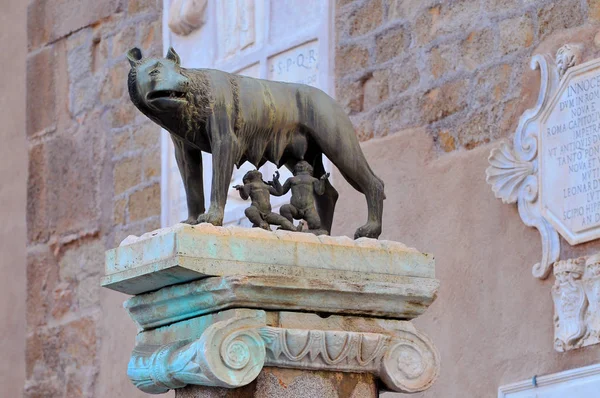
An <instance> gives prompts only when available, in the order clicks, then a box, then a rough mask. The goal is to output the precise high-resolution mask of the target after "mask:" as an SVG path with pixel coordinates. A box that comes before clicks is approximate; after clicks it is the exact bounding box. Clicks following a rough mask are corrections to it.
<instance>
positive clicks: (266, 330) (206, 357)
mask: <svg viewBox="0 0 600 398" xmlns="http://www.w3.org/2000/svg"><path fill="white" fill-rule="evenodd" d="M263 314H264V312H263ZM261 323H262V324H261ZM395 325H396V326H395V328H394V330H390V332H389V334H384V333H364V332H351V331H332V330H327V331H324V330H304V329H287V328H278V327H269V326H265V318H264V317H234V318H232V319H229V320H227V321H221V322H216V323H213V324H212V325H210V326H209V327H208V328H207V329H206V330H205V331H204V332H203V333H202V335H201V336H200V338H199V339H195V340H193V341H176V342H174V343H169V344H165V345H151V344H140V345H138V346H136V348H135V350H134V351H133V354H132V357H131V360H130V362H129V367H128V375H129V378H130V379H131V381H132V382H133V383H134V385H135V386H136V387H138V388H139V389H140V390H142V391H144V392H146V393H151V394H160V393H164V392H167V391H168V390H169V389H176V388H182V387H185V386H186V385H188V384H195V385H203V386H222V387H228V388H235V387H241V386H244V385H246V384H248V383H250V382H252V381H253V380H254V379H255V378H256V377H257V376H258V374H259V373H260V371H261V370H262V368H263V366H275V367H284V368H295V369H309V370H327V371H338V372H353V373H372V374H375V375H376V376H378V377H380V378H381V379H382V381H383V382H384V383H385V385H386V386H387V388H389V389H390V390H392V391H397V392H407V393H412V392H418V391H423V390H425V389H427V388H429V387H430V386H431V385H432V384H433V382H434V381H435V379H436V378H437V376H438V373H439V368H440V358H439V354H438V352H437V350H436V348H435V347H434V346H433V344H432V343H431V341H430V340H429V339H428V338H427V337H426V336H424V335H423V334H421V333H420V332H418V331H417V330H415V329H414V327H413V326H412V324H410V323H409V322H404V321H398V322H397V323H395Z"/></svg>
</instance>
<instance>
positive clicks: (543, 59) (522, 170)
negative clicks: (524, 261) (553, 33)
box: [486, 44, 598, 279]
mask: <svg viewBox="0 0 600 398" xmlns="http://www.w3.org/2000/svg"><path fill="white" fill-rule="evenodd" d="M581 53H582V46H581V45H579V44H567V45H565V46H563V47H561V48H560V49H559V50H558V51H557V54H556V58H555V59H552V57H551V56H550V55H548V54H538V55H535V56H534V57H533V58H532V60H531V63H530V67H531V69H533V70H536V69H539V70H540V92H539V95H538V99H537V102H536V105H535V106H534V107H533V108H531V109H528V110H527V111H525V112H524V113H523V115H522V116H521V118H520V120H519V124H518V127H517V130H516V132H515V136H514V139H513V143H512V145H510V144H509V143H502V144H501V145H500V146H499V147H498V148H494V149H492V151H491V152H490V156H489V158H488V160H489V163H490V166H489V167H488V168H487V169H486V181H487V182H488V184H490V185H491V186H492V190H493V191H494V194H495V196H496V197H497V198H499V199H501V200H502V202H503V203H507V204H512V203H517V207H518V210H519V215H520V217H521V219H522V220H523V223H525V225H527V226H529V227H535V228H537V229H538V231H539V233H540V236H541V240H542V259H541V261H540V262H539V263H536V264H535V265H533V268H532V274H533V276H534V277H536V278H539V279H546V278H547V277H548V276H549V275H550V273H551V271H552V265H553V264H554V263H555V262H556V261H558V260H559V256H560V239H559V236H558V231H557V229H556V227H555V225H553V224H552V222H551V221H550V220H549V219H548V217H547V215H546V214H544V209H543V206H542V200H541V196H540V187H541V180H540V164H539V163H540V158H539V157H538V153H539V150H538V149H539V145H540V142H539V139H540V136H539V134H540V131H541V125H542V121H543V118H544V116H545V115H546V114H547V112H546V108H547V107H548V105H549V104H550V103H551V102H552V101H553V99H554V98H555V97H556V95H557V94H560V88H561V81H562V82H564V81H565V80H566V79H565V77H567V76H570V75H572V74H573V73H577V72H578V71H580V70H581V69H586V68H589V67H590V65H591V64H592V63H594V62H595V63H597V62H598V61H590V62H587V63H585V64H582V65H578V63H579V62H580V58H581ZM566 239H567V240H568V241H570V242H573V238H572V237H571V236H567V237H566Z"/></svg>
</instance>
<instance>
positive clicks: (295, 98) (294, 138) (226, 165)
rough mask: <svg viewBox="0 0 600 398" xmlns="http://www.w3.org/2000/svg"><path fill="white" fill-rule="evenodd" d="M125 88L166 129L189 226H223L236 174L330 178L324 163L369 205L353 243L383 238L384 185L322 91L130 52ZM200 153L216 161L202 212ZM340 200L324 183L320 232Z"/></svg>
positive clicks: (343, 115) (320, 198) (171, 52)
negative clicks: (281, 170) (271, 169)
mask: <svg viewBox="0 0 600 398" xmlns="http://www.w3.org/2000/svg"><path fill="white" fill-rule="evenodd" d="M127 58H128V59H129V62H130V63H131V70H130V72H129V78H128V86H129V95H130V97H131V101H132V102H133V103H134V104H135V106H136V107H137V108H138V109H139V110H140V111H141V112H142V113H144V114H145V115H146V116H148V117H149V118H150V119H151V120H152V121H154V122H155V123H157V124H159V125H160V126H161V127H163V128H164V129H166V130H167V131H168V132H169V133H170V134H171V138H172V139H173V143H174V144H175V158H176V159H177V164H178V166H179V171H180V172H181V177H182V179H183V185H184V187H185V192H186V197H187V206H188V215H189V217H188V219H187V220H186V221H184V222H187V223H190V224H196V223H201V222H209V223H212V224H214V225H222V223H223V214H224V210H225V202H226V199H227V192H228V189H229V184H230V181H231V175H232V173H233V166H234V165H237V166H238V167H239V166H241V165H242V164H243V163H244V162H245V161H249V162H250V163H252V164H253V165H254V166H256V167H257V168H259V167H260V166H262V165H263V164H264V163H265V162H267V161H270V162H273V163H274V164H275V165H277V167H281V166H282V165H285V166H286V167H288V168H289V169H291V170H293V168H294V166H295V164H296V163H297V162H299V161H302V160H304V161H307V162H308V163H309V164H310V165H311V166H312V167H313V170H314V176H315V177H316V178H320V177H321V176H322V175H324V174H325V169H324V167H323V155H326V156H327V157H328V158H329V159H330V160H331V162H332V163H333V164H334V165H335V166H336V167H337V168H338V169H339V171H340V173H341V174H342V175H343V176H344V178H345V179H346V180H347V181H348V182H349V183H350V185H352V186H353V187H354V188H355V189H356V190H358V191H360V192H362V193H363V194H364V195H365V197H366V199H367V206H368V220H367V223H366V224H365V225H363V226H362V227H360V228H358V229H357V230H356V234H355V238H359V237H370V238H377V237H378V236H379V235H380V234H381V218H382V213H383V200H384V198H385V196H384V193H383V181H381V180H380V179H379V178H378V177H377V176H376V175H375V174H374V173H373V171H372V170H371V167H369V164H368V163H367V160H366V159H365V156H364V154H363V152H362V150H361V149H360V146H359V144H358V139H357V137H356V134H355V132H354V128H353V126H352V123H351V122H350V119H349V118H348V116H347V115H346V113H345V112H344V111H343V110H342V108H341V107H340V106H339V105H338V104H337V103H336V102H335V101H334V100H333V99H332V98H331V97H329V96H328V95H327V94H325V93H324V92H323V91H321V90H319V89H317V88H314V87H311V86H307V85H303V84H291V83H282V82H275V81H267V80H261V79H253V78H250V77H245V76H239V75H234V74H230V73H225V72H221V71H218V70H213V69H185V68H182V67H181V65H180V63H181V61H180V58H179V56H178V55H177V53H176V52H175V51H174V50H173V48H169V51H168V53H167V56H166V58H146V59H142V52H141V51H140V50H139V49H138V48H133V49H131V50H130V51H129V52H128V53H127ZM202 151H204V152H208V153H211V154H212V162H213V176H212V192H211V196H210V207H209V209H208V211H207V212H205V208H204V188H203V181H202ZM337 199H338V193H337V191H336V190H335V189H334V188H333V186H332V185H331V184H330V183H329V181H327V180H325V192H324V194H323V195H318V196H316V197H315V204H316V207H317V211H318V213H319V216H320V218H321V223H322V228H325V229H326V230H327V231H329V232H331V224H332V222H333V212H334V208H335V203H336V201H337Z"/></svg>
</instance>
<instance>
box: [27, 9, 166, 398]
mask: <svg viewBox="0 0 600 398" xmlns="http://www.w3.org/2000/svg"><path fill="white" fill-rule="evenodd" d="M161 10H162V1H160V0H129V2H128V1H127V0H77V1H75V0H70V1H69V0H48V1H44V0H32V1H30V2H29V6H28V15H27V19H28V20H27V28H28V57H27V70H26V73H27V142H28V151H29V176H28V191H27V229H28V231H27V239H28V248H27V257H28V265H27V343H26V377H27V381H26V386H25V396H28V397H42V396H44V397H62V396H65V397H79V396H81V397H91V396H96V395H97V394H96V393H95V391H97V389H98V386H97V383H96V381H97V379H98V375H99V372H100V368H99V359H98V357H99V352H100V348H101V345H102V344H103V340H102V337H103V336H102V333H101V332H100V329H99V325H100V320H101V318H102V316H106V311H105V310H104V309H103V308H102V305H101V300H100V298H101V289H100V286H99V283H100V277H101V275H102V274H103V260H104V250H105V249H107V248H111V247H114V246H115V245H116V244H118V243H119V242H120V240H121V239H122V238H124V237H125V236H126V235H128V234H140V233H143V232H145V231H148V230H152V229H155V228H158V227H159V224H160V185H159V180H160V137H159V131H160V130H159V128H158V127H157V126H155V125H153V124H152V123H151V122H149V121H148V120H147V119H146V118H145V117H144V116H143V115H141V114H140V113H139V112H138V111H137V110H136V109H135V108H134V106H133V105H132V104H131V103H130V101H129V97H128V94H127V90H126V87H127V84H126V81H127V72H128V69H129V64H128V62H127V61H126V58H125V56H124V53H125V51H126V50H127V49H129V48H131V47H133V46H139V47H140V48H142V49H143V50H144V53H154V54H158V53H160V52H161V51H162V44H161V43H162V32H161V29H162V28H161ZM104 343H106V342H105V341H104ZM124 366H125V365H124V364H120V365H119V368H123V372H122V374H123V377H125V373H124ZM132 388H133V387H132Z"/></svg>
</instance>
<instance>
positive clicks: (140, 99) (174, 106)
mask: <svg viewBox="0 0 600 398" xmlns="http://www.w3.org/2000/svg"><path fill="white" fill-rule="evenodd" d="M127 59H128V60H129V63H130V64H131V70H130V71H129V78H128V88H129V96H130V98H131V101H132V102H133V103H134V104H135V105H136V106H137V107H138V108H139V109H140V110H141V111H142V112H144V113H148V110H149V111H150V112H151V113H153V114H155V115H156V116H159V115H160V114H161V113H163V112H172V111H177V110H180V109H181V108H182V107H183V106H185V105H186V104H187V100H186V94H187V92H188V91H189V86H190V83H189V79H188V78H187V77H186V76H184V75H183V74H182V71H183V69H182V68H181V60H180V58H179V55H177V53H176V52H175V50H174V49H173V48H172V47H171V48H169V52H168V53H167V56H166V58H146V59H142V51H141V50H140V49H139V48H137V47H134V48H132V49H131V50H129V51H128V52H127Z"/></svg>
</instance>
